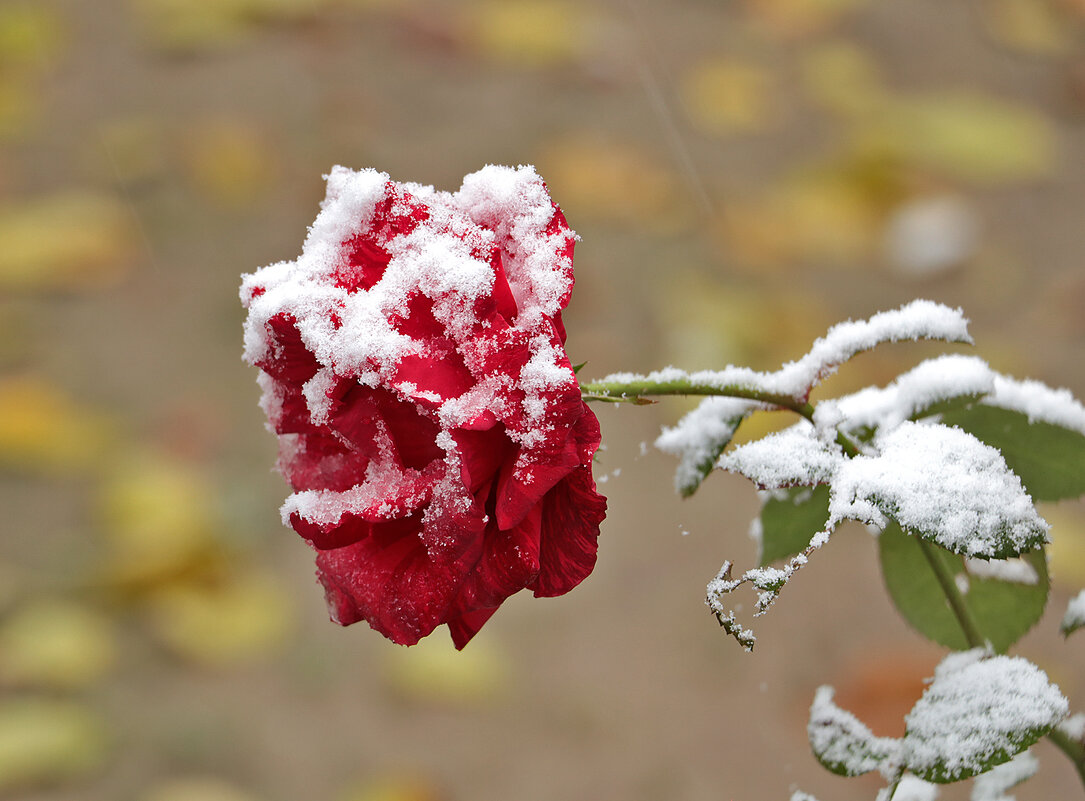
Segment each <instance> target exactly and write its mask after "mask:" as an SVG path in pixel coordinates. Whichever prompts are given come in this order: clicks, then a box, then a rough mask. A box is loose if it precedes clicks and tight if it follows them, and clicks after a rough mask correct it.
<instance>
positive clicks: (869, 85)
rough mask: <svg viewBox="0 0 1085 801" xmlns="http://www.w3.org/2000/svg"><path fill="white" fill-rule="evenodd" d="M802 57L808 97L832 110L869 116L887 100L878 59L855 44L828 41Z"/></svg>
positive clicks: (803, 77) (839, 112)
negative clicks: (867, 114) (876, 60)
mask: <svg viewBox="0 0 1085 801" xmlns="http://www.w3.org/2000/svg"><path fill="white" fill-rule="evenodd" d="M801 58H802V62H801V71H802V80H803V85H804V88H805V89H806V93H807V95H809V97H810V98H811V99H812V100H813V101H814V102H815V103H817V104H818V105H820V106H821V107H823V108H825V109H827V110H829V111H832V112H834V113H836V114H840V115H844V116H849V117H850V116H854V115H857V114H863V113H869V112H870V111H871V110H873V109H875V108H877V106H878V105H879V104H880V103H881V101H882V100H883V98H884V97H885V89H884V87H883V85H882V79H881V75H880V74H879V71H878V66H877V64H876V63H875V60H874V58H873V57H872V56H871V55H870V54H869V53H868V52H867V51H866V50H864V49H863V48H862V47H860V46H859V45H857V44H855V43H853V42H848V41H841V40H836V41H832V42H826V43H824V44H820V45H817V46H816V47H813V48H811V49H809V50H808V51H805V52H804V53H803V54H802V56H801Z"/></svg>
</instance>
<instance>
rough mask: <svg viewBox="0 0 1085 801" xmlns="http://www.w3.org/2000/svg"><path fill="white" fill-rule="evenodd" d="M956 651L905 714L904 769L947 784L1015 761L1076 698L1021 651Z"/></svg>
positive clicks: (1066, 710) (1063, 714)
mask: <svg viewBox="0 0 1085 801" xmlns="http://www.w3.org/2000/svg"><path fill="white" fill-rule="evenodd" d="M981 654H982V651H979V650H975V651H968V652H965V653H955V654H951V655H950V656H948V657H946V659H944V660H943V661H942V664H940V665H939V666H938V668H937V669H936V670H935V674H934V681H933V682H931V684H930V686H929V687H928V688H927V690H926V692H924V693H923V696H922V697H921V698H920V699H919V700H918V701H917V702H916V705H915V706H914V707H912V711H911V712H909V713H908V716H907V718H905V723H906V730H905V733H904V738H903V740H902V746H903V767H904V768H905V769H907V770H909V771H911V772H912V773H914V774H915V775H916V776H918V777H919V778H921V779H923V780H925V781H929V782H937V783H939V784H944V783H947V782H956V781H960V780H961V779H967V778H969V777H971V776H976V775H978V774H981V773H985V772H986V771H989V770H991V768H994V767H996V766H998V765H1001V764H1003V763H1004V762H1008V761H1009V760H1010V759H1012V758H1013V757H1014V756H1016V755H1017V754H1019V753H1021V752H1022V751H1024V750H1025V749H1026V748H1028V747H1029V746H1030V745H1032V744H1033V743H1035V742H1036V741H1037V740H1039V739H1040V738H1041V737H1043V736H1044V735H1045V734H1047V732H1049V731H1050V730H1051V729H1052V728H1053V727H1054V726H1055V725H1056V724H1057V723H1058V722H1059V721H1060V720H1062V719H1063V718H1064V717H1066V714H1067V712H1068V711H1069V704H1068V703H1067V701H1066V698H1064V697H1063V695H1062V693H1061V692H1059V688H1058V687H1056V686H1055V685H1054V684H1051V683H1050V681H1048V678H1047V676H1046V674H1044V672H1043V671H1042V670H1040V669H1039V668H1038V667H1036V666H1035V665H1033V664H1032V663H1031V662H1029V661H1028V660H1026V659H1022V658H1021V657H1009V656H994V657H990V658H982V657H981Z"/></svg>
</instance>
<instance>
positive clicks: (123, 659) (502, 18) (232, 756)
mask: <svg viewBox="0 0 1085 801" xmlns="http://www.w3.org/2000/svg"><path fill="white" fill-rule="evenodd" d="M1083 35H1085V4H1083V3H1082V2H1081V0H957V1H956V2H945V0H910V1H909V2H899V1H898V2H892V1H891V0H666V1H664V0H445V1H444V2H441V1H440V0H398V1H397V0H383V1H380V0H95V2H88V0H3V2H0V148H2V149H0V471H2V472H0V510H2V511H0V516H2V519H3V522H2V523H0V527H2V531H3V535H2V537H0V796H2V797H4V798H13V799H19V800H20V801H30V800H31V799H33V801H62V800H63V801H68V800H69V799H78V800H79V801H84V800H85V801H107V799H108V800H109V801H490V800H491V799H493V800H496V799H501V800H502V801H505V800H507V799H517V801H553V799H570V800H572V801H575V800H577V799H600V800H601V801H607V800H608V799H621V800H622V801H641V800H643V801H651V800H654V799H666V800H667V801H676V800H683V799H690V800H695V801H699V800H700V799H705V800H706V801H707V800H708V799H713V800H714V801H720V800H723V799H742V800H744V801H753V800H754V799H757V800H758V801H760V800H761V799H785V798H787V797H789V796H790V792H791V790H792V789H793V788H795V787H801V788H803V789H805V790H807V791H809V792H813V793H815V794H816V795H818V796H819V797H820V798H821V799H823V801H829V799H836V800H843V801H848V800H849V799H869V798H872V797H873V795H874V793H875V791H876V789H877V787H878V786H879V782H878V781H877V780H876V779H869V778H867V779H857V780H846V779H840V778H836V777H832V776H830V775H828V774H825V773H824V771H822V770H821V768H820V767H819V766H818V765H817V764H816V763H815V762H814V760H813V758H812V757H811V756H810V755H809V751H808V747H807V745H806V737H805V721H806V712H807V708H808V706H809V703H810V700H811V699H812V696H813V692H814V689H815V688H816V687H817V686H818V685H820V684H824V683H832V684H834V685H835V686H836V687H837V688H838V700H839V702H840V703H841V704H842V705H844V706H846V707H847V708H849V709H851V710H853V711H855V712H856V713H857V714H859V715H860V716H861V717H862V718H864V719H865V720H867V721H868V722H870V723H871V724H872V726H873V727H874V728H875V730H876V731H878V732H879V733H884V734H897V733H899V732H900V729H901V723H900V717H901V715H902V714H903V712H904V711H906V710H907V708H908V707H909V706H910V705H911V703H912V702H913V701H914V699H915V698H916V697H918V695H919V693H920V692H921V690H922V679H923V678H924V677H925V676H929V675H930V673H931V669H932V667H933V665H934V664H935V663H936V662H937V660H938V659H939V657H940V651H939V650H938V649H937V648H935V647H933V646H930V645H928V644H926V643H925V642H924V641H923V640H922V639H921V638H920V637H919V636H918V635H916V634H915V633H913V632H912V631H911V630H910V629H908V627H907V626H906V625H905V624H904V623H903V622H901V620H900V619H899V618H898V617H897V616H896V614H895V613H894V611H893V610H892V608H891V607H890V605H889V602H888V601H887V600H886V597H885V593H884V590H883V589H882V586H881V579H880V576H879V574H878V567H877V561H876V556H875V547H874V542H873V540H872V539H871V537H870V536H869V535H868V534H867V533H866V532H865V531H864V530H862V529H860V528H859V527H855V528H854V529H852V528H845V529H842V530H841V531H840V533H839V534H838V535H837V536H836V537H835V538H834V540H833V542H832V543H831V544H830V545H829V546H828V547H827V548H826V549H825V550H824V551H823V552H821V553H819V554H818V558H817V559H816V560H815V561H814V563H812V564H811V565H810V567H809V568H808V569H807V570H805V571H803V573H802V574H801V575H800V576H799V577H798V578H797V580H796V581H795V582H793V585H792V586H790V587H789V588H788V590H787V592H786V593H785V594H784V596H783V597H782V598H781V600H780V602H779V603H778V604H777V606H776V607H775V608H774V610H773V612H772V613H771V614H770V615H769V616H768V617H766V618H763V619H762V620H761V622H760V624H759V625H758V626H757V627H756V628H757V631H758V633H759V636H760V641H759V644H758V649H757V651H756V652H755V653H754V654H752V655H750V654H745V653H743V652H741V651H740V650H739V648H738V647H737V646H736V645H735V643H734V642H732V641H731V640H729V639H727V638H725V637H724V635H723V634H722V633H721V632H720V630H719V629H718V627H717V626H716V625H715V622H714V620H713V618H712V617H711V615H710V614H709V613H708V611H707V609H706V608H705V607H704V605H703V592H704V590H703V588H704V584H705V582H706V581H707V580H708V579H710V578H711V577H712V576H713V575H714V574H715V572H716V571H717V569H718V568H719V565H720V564H721V563H722V561H723V560H724V559H725V558H731V559H734V560H736V561H737V562H738V563H739V565H750V564H752V563H753V562H754V560H755V559H756V549H755V546H754V545H753V543H752V542H751V541H750V540H749V538H748V537H747V530H748V521H749V519H750V518H751V517H752V516H753V515H754V514H755V513H756V510H757V508H758V502H757V499H756V495H755V493H754V492H753V490H752V488H751V487H749V486H748V485H746V484H745V483H744V482H742V481H741V480H739V479H737V478H734V477H731V476H726V475H722V474H720V475H715V476H713V477H711V478H710V479H709V481H708V482H707V483H706V484H705V486H704V487H703V488H702V489H701V491H700V493H699V494H698V496H697V497H695V498H693V499H691V500H689V501H685V502H682V501H680V500H679V499H678V498H677V496H676V495H675V493H674V492H673V490H672V485H671V473H672V469H673V463H672V461H671V460H670V459H669V458H668V457H665V456H663V455H661V454H659V453H658V452H655V451H654V450H653V449H652V448H651V442H652V440H653V439H654V437H655V436H656V434H657V433H658V431H659V427H660V426H661V425H665V424H668V423H671V422H673V421H674V420H676V419H677V418H678V417H679V416H680V415H681V414H682V413H683V412H684V411H686V410H687V409H688V408H689V406H688V405H687V404H685V403H684V402H683V401H680V400H669V401H666V402H664V403H660V404H658V405H656V406H652V407H645V408H602V409H599V410H598V411H599V414H600V417H601V420H602V423H603V429H604V442H605V444H606V448H607V449H606V450H605V451H604V452H603V454H602V457H601V460H600V464H599V468H598V473H599V479H600V481H601V482H604V483H602V485H601V489H602V491H604V492H605V493H606V494H607V495H609V497H610V509H611V512H610V517H609V519H608V520H607V522H606V523H605V525H604V530H603V536H602V538H601V543H600V560H599V566H598V568H597V569H596V572H595V574H594V575H593V576H592V577H591V578H590V579H589V580H588V581H586V582H585V583H584V584H583V585H582V586H581V587H580V588H578V589H577V591H576V592H574V593H572V594H571V595H569V596H566V597H563V598H560V599H553V600H546V601H537V600H533V599H530V598H529V597H527V596H526V595H525V596H523V597H516V598H513V599H512V600H511V601H509V602H508V603H507V604H506V605H505V607H504V608H503V609H502V610H501V612H500V613H499V614H498V615H497V616H496V617H495V618H494V619H493V620H492V621H491V622H490V623H489V624H487V626H486V628H485V629H484V630H483V631H482V633H481V634H480V635H479V636H478V637H477V638H476V640H475V641H474V642H472V643H471V645H470V646H469V647H468V648H467V650H465V651H464V652H463V653H460V654H456V653H455V652H454V651H453V650H452V649H451V646H450V645H449V644H448V643H447V639H446V637H445V635H444V633H443V632H439V633H438V634H436V635H435V636H433V637H431V638H429V640H427V641H425V642H424V643H423V644H422V645H420V646H418V647H416V648H412V649H409V650H408V649H402V648H398V647H396V646H393V645H390V644H389V643H386V642H385V641H384V640H383V639H382V638H381V637H379V636H378V635H376V634H375V633H373V632H371V631H369V630H368V629H367V628H365V627H364V625H361V626H355V627H353V628H350V629H340V628H339V627H337V626H335V625H333V624H331V623H329V622H328V621H327V618H326V614H325V611H324V608H323V602H322V598H321V593H320V591H319V589H318V588H317V586H316V584H315V581H314V579H313V568H312V557H311V553H310V552H309V551H308V550H307V548H306V547H305V545H304V543H303V542H302V541H301V540H300V539H298V538H297V537H296V536H295V535H294V534H293V533H292V532H290V531H288V530H286V529H284V528H283V527H282V526H281V524H280V522H279V517H278V511H277V509H278V506H279V503H280V502H281V500H282V498H283V497H284V496H285V494H286V492H287V490H286V487H285V485H284V484H283V482H282V480H281V478H280V477H279V476H278V475H276V474H275V473H274V472H273V471H272V464H273V462H274V458H275V443H274V441H273V437H271V436H270V435H269V434H268V433H267V432H266V431H265V430H264V428H263V418H262V415H261V412H260V410H259V409H258V408H257V405H256V401H257V397H258V391H257V388H256V385H255V382H254V378H255V371H254V370H253V369H252V368H250V367H248V366H246V365H244V364H243V363H242V362H241V360H240V351H241V343H240V337H241V320H242V310H241V308H240V306H239V304H238V301H237V285H238V282H239V275H240V273H242V272H248V271H252V270H254V269H256V268H257V267H259V266H262V265H264V264H267V263H270V262H273V261H278V260H281V259H292V258H294V257H295V256H296V255H297V254H298V252H299V251H300V247H301V242H302V239H303V237H304V235H305V230H306V226H307V225H308V224H309V223H310V222H311V221H312V219H313V217H314V216H315V214H316V211H317V204H318V202H319V200H320V198H321V197H322V195H323V182H322V179H321V175H322V173H325V172H327V171H328V169H329V168H330V167H331V166H332V165H333V164H344V165H348V166H352V167H363V166H375V167H378V168H380V169H382V170H385V171H387V172H389V173H390V174H391V175H392V176H393V177H394V178H396V179H398V180H411V181H419V182H422V183H433V184H435V185H437V186H438V187H440V188H444V189H455V188H457V187H458V186H459V182H460V179H461V178H462V176H463V175H464V174H465V173H468V172H472V171H474V170H476V169H478V168H479V167H480V166H482V165H483V164H485V163H488V162H494V163H507V164H518V163H533V164H536V165H537V167H538V169H539V171H540V173H541V174H542V175H543V176H544V178H545V179H546V180H547V181H548V183H549V185H550V187H551V191H552V194H553V196H554V197H555V199H556V200H557V201H558V202H559V203H560V204H561V205H562V207H563V208H564V210H565V212H566V214H567V216H568V218H569V220H570V221H571V223H572V225H573V226H574V227H575V228H576V229H577V230H578V232H579V233H580V234H581V236H582V242H581V243H580V244H579V246H578V249H577V290H576V292H575V293H574V298H573V302H572V305H571V307H570V310H569V312H568V315H567V317H566V321H567V325H568V329H569V332H570V339H569V350H570V355H571V357H572V358H573V361H574V362H579V361H587V362H588V366H587V367H585V368H584V372H583V373H582V375H587V376H595V377H598V376H601V375H603V374H605V373H608V372H610V371H613V370H619V369H623V370H624V369H628V370H649V369H652V368H655V367H660V366H664V365H666V364H678V365H681V366H684V367H688V368H698V367H712V366H722V365H724V364H726V363H728V362H735V363H743V364H749V365H751V366H754V367H759V368H765V369H768V368H773V367H775V366H777V365H778V364H779V363H780V362H781V361H784V360H787V359H790V358H796V357H798V356H799V355H801V354H802V353H803V352H804V351H805V349H806V347H807V346H808V344H809V342H810V341H811V340H812V339H813V338H814V337H815V336H817V335H819V334H820V333H822V332H823V331H824V330H825V328H826V327H828V326H829V325H830V324H832V323H833V322H836V321H838V320H841V319H846V318H848V317H865V316H868V315H869V314H871V313H873V312H875V311H877V310H880V309H886V308H892V307H895V306H897V305H899V304H900V303H902V302H905V301H907V300H910V299H911V298H913V297H929V298H932V299H935V300H939V301H942V302H945V303H949V304H952V305H961V306H963V307H964V308H965V311H966V313H967V314H968V315H969V316H970V317H971V319H972V321H973V323H972V331H973V334H974V336H975V338H976V340H977V342H978V348H977V352H978V353H980V354H981V355H983V356H985V357H986V358H988V359H989V361H990V362H991V363H992V365H993V366H995V367H996V368H998V369H1000V370H1003V371H1005V372H1008V373H1011V374H1013V375H1016V376H1018V377H1026V376H1031V377H1035V378H1040V379H1043V380H1045V381H1047V382H1049V383H1051V384H1053V385H1055V386H1068V387H1070V388H1071V389H1072V390H1073V391H1074V392H1075V393H1076V394H1077V395H1078V396H1079V397H1081V396H1085V365H1083V364H1082V359H1081V356H1082V354H1083V353H1085V347H1083V346H1085V314H1083V311H1085V271H1083V269H1082V267H1083V263H1082V254H1083V253H1085V219H1083V216H1082V214H1083V208H1085V137H1083V124H1085V51H1083V49H1082V43H1083ZM937 352H939V351H938V349H936V348H933V347H928V346H892V347H888V348H885V349H883V350H882V351H880V352H879V353H877V354H874V355H869V356H864V357H862V358H860V359H858V360H856V362H855V363H854V364H852V365H849V366H848V367H847V368H846V369H845V370H843V371H842V372H841V374H840V375H839V376H837V377H835V378H834V379H832V380H831V381H830V382H829V384H828V385H827V386H826V390H827V391H829V392H836V391H847V390H851V389H853V388H857V387H859V386H861V385H863V384H865V383H869V382H882V383H884V382H885V381H887V380H889V379H890V378H891V377H892V376H893V375H894V374H895V372H896V371H899V370H901V369H904V368H907V367H908V366H910V365H912V364H914V363H915V362H916V361H917V360H919V359H921V358H924V357H927V356H929V355H933V354H934V353H937ZM762 417H763V418H764V419H761V418H757V419H755V420H754V421H752V422H751V423H750V424H749V425H750V427H751V428H754V429H758V430H765V429H767V428H768V427H771V426H773V425H778V424H779V421H778V420H776V419H774V417H773V415H763V416H762ZM1043 512H1044V513H1045V515H1047V517H1048V519H1049V520H1050V521H1051V522H1052V523H1053V524H1054V525H1055V537H1056V546H1055V548H1054V550H1053V554H1052V559H1053V570H1054V575H1055V589H1054V592H1053V595H1052V603H1051V606H1050V608H1049V613H1048V615H1047V616H1046V617H1045V618H1044V620H1043V621H1042V622H1041V624H1040V626H1039V627H1038V628H1037V629H1036V630H1035V631H1034V632H1033V633H1032V634H1030V635H1029V636H1028V637H1027V638H1026V639H1025V640H1024V641H1023V642H1022V644H1021V645H1020V648H1019V652H1021V653H1024V654H1026V655H1029V656H1031V657H1032V658H1034V659H1035V660H1036V661H1038V662H1039V663H1040V664H1041V665H1043V666H1044V667H1045V668H1046V669H1047V670H1048V671H1049V672H1050V674H1051V675H1052V677H1053V678H1054V679H1055V680H1056V681H1058V682H1059V683H1060V684H1061V685H1062V687H1063V688H1064V690H1065V691H1066V692H1067V694H1068V695H1069V696H1070V698H1071V699H1072V701H1073V706H1074V708H1075V709H1078V710H1080V709H1082V708H1083V705H1085V675H1083V666H1085V637H1080V635H1079V637H1080V638H1079V639H1078V640H1076V641H1075V640H1074V639H1071V640H1070V641H1069V642H1063V641H1062V640H1061V638H1059V637H1058V635H1057V634H1056V633H1055V629H1056V628H1057V621H1058V619H1059V617H1060V616H1061V613H1062V610H1063V608H1064V605H1065V602H1066V600H1067V599H1068V598H1069V597H1070V594H1071V593H1072V592H1076V590H1077V589H1078V588H1080V587H1081V586H1082V585H1085V512H1083V508H1082V506H1081V505H1080V504H1061V505H1059V506H1048V507H1045V508H1044V509H1043ZM1035 751H1036V753H1037V755H1038V756H1039V757H1040V759H1041V762H1042V763H1043V764H1042V770H1041V774H1040V776H1039V777H1037V778H1036V779H1034V780H1032V782H1030V783H1029V784H1028V785H1026V786H1025V787H1023V788H1021V789H1019V790H1018V797H1019V798H1022V799H1053V798H1072V797H1080V793H1081V788H1080V786H1078V783H1077V779H1076V777H1075V775H1074V773H1073V771H1072V770H1071V768H1070V767H1069V764H1068V763H1067V762H1066V760H1065V759H1063V758H1062V756H1061V755H1060V754H1058V753H1057V752H1055V751H1054V750H1053V749H1052V748H1051V747H1049V746H1048V745H1046V744H1043V743H1041V744H1040V745H1038V746H1037V747H1036V749H1035ZM943 797H947V798H963V797H966V791H958V792H956V793H952V792H951V793H947V794H945V795H944V796H943Z"/></svg>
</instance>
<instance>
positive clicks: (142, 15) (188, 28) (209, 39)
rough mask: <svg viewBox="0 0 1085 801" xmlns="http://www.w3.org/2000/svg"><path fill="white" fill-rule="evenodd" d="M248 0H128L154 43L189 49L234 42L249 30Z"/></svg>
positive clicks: (175, 49)
mask: <svg viewBox="0 0 1085 801" xmlns="http://www.w3.org/2000/svg"><path fill="white" fill-rule="evenodd" d="M248 1H249V0H130V2H131V3H132V6H133V8H134V10H135V12H136V16H137V18H138V21H139V23H140V25H141V27H142V29H143V31H144V33H145V35H146V36H147V38H148V39H149V40H150V41H151V43H152V44H154V45H155V46H157V47H159V48H161V49H163V50H171V51H192V50H204V49H208V48H220V47H224V46H227V45H230V44H233V43H235V42H237V41H238V39H239V38H240V37H242V36H243V35H244V34H245V33H246V31H247V30H248V27H249V25H248V22H247V20H246V19H245V13H244V12H245V9H246V7H247V6H248Z"/></svg>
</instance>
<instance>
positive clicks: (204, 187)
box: [187, 120, 276, 209]
mask: <svg viewBox="0 0 1085 801" xmlns="http://www.w3.org/2000/svg"><path fill="white" fill-rule="evenodd" d="M187 151H188V167H189V174H190V176H191V178H192V180H193V182H194V183H195V185H196V187H197V189H199V190H200V192H201V193H202V194H203V195H204V196H205V197H206V198H207V199H209V200H210V201H212V202H213V203H215V204H216V205H218V206H221V207H223V208H230V209H240V208H245V207H246V206H249V205H251V204H253V203H254V202H256V201H257V200H259V199H260V198H262V197H264V196H265V195H266V193H267V191H268V189H269V187H270V186H271V184H272V183H273V181H274V173H275V167H274V165H275V162H276V158H275V155H274V153H273V152H272V151H271V148H270V147H269V146H268V145H267V143H266V142H265V141H264V139H263V137H262V136H261V135H260V132H259V131H258V130H257V129H256V127H255V126H253V125H251V124H249V123H246V122H244V121H240V120H214V121H208V122H204V123H201V124H199V125H197V126H195V127H194V128H193V130H192V131H191V133H190V139H189V141H188V143H187Z"/></svg>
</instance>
